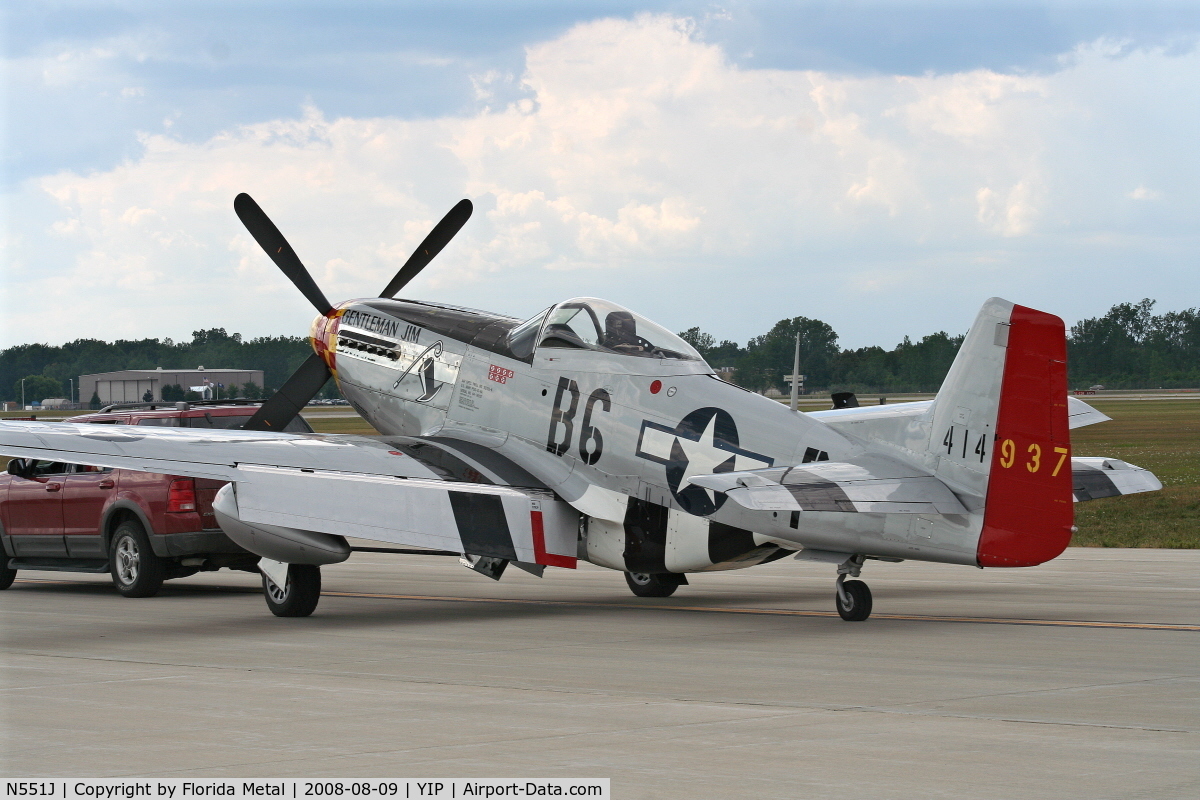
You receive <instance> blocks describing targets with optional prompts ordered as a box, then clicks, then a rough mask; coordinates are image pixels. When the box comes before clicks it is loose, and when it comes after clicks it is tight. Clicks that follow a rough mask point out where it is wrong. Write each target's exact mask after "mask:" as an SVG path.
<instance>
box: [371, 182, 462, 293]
mask: <svg viewBox="0 0 1200 800" xmlns="http://www.w3.org/2000/svg"><path fill="white" fill-rule="evenodd" d="M473 210H474V206H472V205H471V201H470V200H460V201H459V202H458V204H457V205H455V206H454V208H452V209H450V212H449V213H448V214H446V216H444V217H442V221H441V222H439V223H438V224H437V225H434V226H433V230H432V231H430V232H429V235H428V236H426V237H425V241H423V242H421V246H420V247H418V248H417V251H416V252H415V253H413V254H412V255H411V256H409V257H408V261H405V262H404V266H403V267H401V268H400V271H399V272H397V273H396V277H394V278H392V282H391V283H389V284H388V285H387V288H386V289H384V290H383V291H382V292H381V293H380V294H379V296H380V297H395V296H396V292H398V291H400V290H401V289H403V288H404V287H405V285H407V284H408V282H409V281H411V280H412V279H413V278H415V277H417V275H418V274H419V273H420V272H421V270H423V269H425V267H426V265H427V264H429V262H430V261H432V260H433V257H434V256H436V255H437V254H438V253H440V252H442V248H443V247H445V246H446V245H447V244H449V243H450V240H451V239H453V238H454V234H456V233H458V231H459V229H460V228H462V226H463V225H466V224H467V220H469V219H470V218H471V211H473Z"/></svg>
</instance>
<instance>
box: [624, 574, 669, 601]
mask: <svg viewBox="0 0 1200 800" xmlns="http://www.w3.org/2000/svg"><path fill="white" fill-rule="evenodd" d="M672 577H673V576H672ZM625 582H626V583H628V584H629V591H631V592H633V593H634V594H636V595H637V596H638V597H670V596H671V595H673V594H675V590H676V589H678V588H679V583H678V582H677V581H670V580H663V576H661V575H655V574H654V573H651V572H626V573H625Z"/></svg>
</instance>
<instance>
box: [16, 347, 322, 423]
mask: <svg viewBox="0 0 1200 800" xmlns="http://www.w3.org/2000/svg"><path fill="white" fill-rule="evenodd" d="M311 353H312V348H311V346H310V345H309V343H308V338H307V337H303V336H264V337H259V338H257V339H249V340H243V338H242V335H241V334H240V333H234V334H229V333H227V332H226V331H225V329H224V328H210V329H208V330H202V331H193V333H192V340H191V341H190V342H174V341H172V340H171V339H138V340H125V339H119V340H117V341H115V342H111V343H110V342H103V341H100V340H99V339H77V340H75V341H73V342H69V343H67V344H64V345H48V344H22V345H16V346H15V347H9V348H8V349H6V350H3V351H0V393H3V394H4V395H6V397H4V398H3V399H6V400H20V399H21V379H22V378H24V379H25V401H26V402H32V401H34V400H44V399H46V398H48V397H64V398H65V397H67V393H68V391H69V389H70V385H71V384H70V379H74V380H75V381H76V382H78V380H79V376H80V375H92V374H95V373H99V372H116V371H118V370H125V369H156V368H157V367H162V368H163V369H195V368H196V367H198V366H200V365H205V366H207V367H208V368H210V369H261V370H262V371H263V383H264V384H265V385H264V386H262V387H257V392H256V390H255V389H252V388H250V387H246V386H241V387H237V390H236V392H235V393H236V394H237V395H238V396H241V397H251V398H253V397H254V396H255V394H256V393H257V394H258V396H263V395H269V394H270V393H271V392H273V391H274V390H275V389H277V388H278V387H279V386H280V385H282V384H283V382H284V381H285V380H287V378H288V376H289V375H291V374H292V373H293V372H294V371H295V370H296V369H297V368H298V367H299V366H300V364H301V362H303V361H304V359H306V358H308V356H309V355H310V354H311ZM76 388H78V384H76ZM231 388H232V387H231ZM176 390H178V391H179V392H182V393H183V395H182V396H181V397H179V398H176V399H184V397H186V396H187V394H188V392H187V389H186V387H175V386H172V387H164V395H166V394H171V396H172V398H174V397H175V394H176ZM329 392H332V393H333V394H332V395H331V396H334V397H336V396H337V390H336V388H333V383H332V381H331V382H330V384H329V385H328V386H326V387H325V390H324V393H326V394H327V393H329ZM227 393H228V392H227ZM164 399H171V398H164ZM78 400H79V401H80V402H82V403H84V404H87V402H88V400H89V398H87V397H80V398H78Z"/></svg>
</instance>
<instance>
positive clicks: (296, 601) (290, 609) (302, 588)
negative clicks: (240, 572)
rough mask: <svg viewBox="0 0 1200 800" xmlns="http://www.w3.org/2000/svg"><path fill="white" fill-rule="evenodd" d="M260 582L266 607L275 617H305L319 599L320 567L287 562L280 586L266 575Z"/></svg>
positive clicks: (315, 606)
mask: <svg viewBox="0 0 1200 800" xmlns="http://www.w3.org/2000/svg"><path fill="white" fill-rule="evenodd" d="M262 583H263V597H265V598H266V599H267V608H269V609H271V613H272V614H274V615H275V616H277V617H307V616H308V615H309V614H311V613H312V612H313V611H315V610H316V608H317V601H318V600H320V599H321V568H320V567H318V566H316V565H315V564H289V565H288V576H287V585H286V586H283V587H282V588H281V587H279V586H277V585H276V584H275V582H274V581H272V580H271V579H270V578H268V577H267V576H266V575H263V576H262Z"/></svg>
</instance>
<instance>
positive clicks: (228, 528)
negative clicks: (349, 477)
mask: <svg viewBox="0 0 1200 800" xmlns="http://www.w3.org/2000/svg"><path fill="white" fill-rule="evenodd" d="M212 508H213V513H214V514H215V515H216V517H217V524H218V525H220V526H221V530H223V531H225V533H226V535H227V536H229V538H230V539H232V540H233V541H234V542H236V543H237V544H239V545H241V546H242V547H244V548H246V549H247V550H249V551H250V552H251V553H254V554H256V555H260V556H263V557H264V558H270V559H274V560H275V561H283V562H285V563H287V564H336V563H338V562H339V561H345V560H346V559H347V558H349V557H350V545H349V544H347V542H346V539H345V537H342V536H334V535H332V534H328V533H319V532H317V531H302V530H297V529H296V528H280V527H278V526H276V525H263V524H261V523H257V522H244V521H243V520H242V519H241V515H240V514H239V512H238V504H237V489H236V488H235V484H232V483H227V484H225V485H224V486H222V487H221V490H220V491H219V492H217V496H216V498H215V499H214V500H213V505H212Z"/></svg>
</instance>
